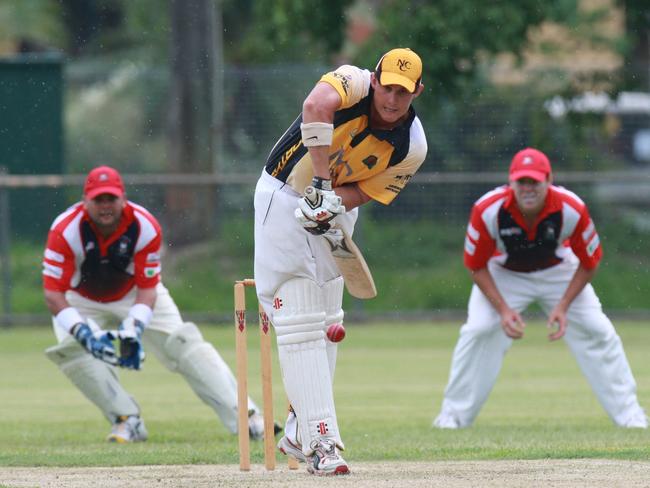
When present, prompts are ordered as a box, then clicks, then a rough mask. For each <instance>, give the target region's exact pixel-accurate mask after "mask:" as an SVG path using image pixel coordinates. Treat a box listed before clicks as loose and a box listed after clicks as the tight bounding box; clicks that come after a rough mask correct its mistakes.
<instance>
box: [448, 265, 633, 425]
mask: <svg viewBox="0 0 650 488" xmlns="http://www.w3.org/2000/svg"><path fill="white" fill-rule="evenodd" d="M576 268H577V260H576V259H574V260H571V261H569V262H563V263H560V264H558V265H557V266H554V267H552V268H549V269H545V270H542V271H535V272H531V273H521V272H514V271H510V270H507V269H505V268H503V267H501V266H500V265H499V264H496V263H495V262H493V261H491V262H490V263H489V271H490V274H491V275H492V277H493V279H494V281H495V283H496V286H497V288H498V289H499V291H500V292H501V294H502V295H503V297H504V299H505V301H506V303H507V304H508V305H509V306H510V307H511V308H513V309H515V310H517V311H518V312H522V311H523V310H525V309H526V307H528V306H529V305H530V304H531V303H533V302H537V303H538V304H539V305H540V306H541V308H542V309H543V310H544V312H545V313H546V314H548V313H550V312H551V310H552V309H553V307H554V306H555V305H556V304H557V303H558V302H559V301H560V298H561V297H562V295H563V294H564V291H565V290H566V288H567V286H568V284H569V282H570V280H571V278H572V277H573V274H574V273H575V270H576ZM567 318H568V325H567V330H566V334H565V336H564V340H565V341H566V343H567V345H568V346H569V348H570V350H571V352H572V353H573V355H574V357H575V358H576V361H577V362H578V365H579V367H580V369H581V370H582V373H583V374H584V375H585V377H586V378H587V381H589V384H590V385H591V388H592V389H593V391H594V393H595V394H596V397H597V398H598V401H599V402H600V403H601V405H602V406H603V408H604V409H605V411H606V412H607V414H608V415H609V416H610V418H611V419H612V420H613V421H614V423H616V424H617V425H625V424H626V422H627V421H628V420H629V419H630V418H632V417H634V416H636V415H638V414H639V413H640V411H641V407H640V406H639V403H638V400H637V396H636V382H635V380H634V377H633V375H632V371H631V369H630V366H629V364H628V361H627V358H626V356H625V352H624V350H623V345H622V343H621V339H620V338H619V336H618V334H617V333H616V330H615V329H614V326H613V325H612V323H611V321H610V320H609V318H607V316H606V315H605V314H604V313H603V311H602V307H601V304H600V300H598V297H597V296H596V293H595V292H594V289H593V287H592V286H591V285H590V284H587V286H586V287H585V288H584V289H583V290H582V292H581V293H580V294H579V295H578V296H577V297H576V298H575V300H574V301H573V303H572V304H571V306H570V307H569V310H568V313H567ZM512 342H513V341H512V339H510V338H509V337H507V336H506V335H505V333H504V332H503V329H502V328H501V318H500V316H499V314H498V312H497V311H496V309H495V308H494V307H493V306H492V304H491V303H490V302H489V301H488V299H487V298H486V297H485V295H484V294H483V293H482V292H481V290H480V289H479V288H478V286H476V285H474V287H473V288H472V293H471V296H470V299H469V305H468V317H467V322H466V323H465V324H464V325H463V326H462V327H461V329H460V337H459V339H458V343H457V344H456V348H455V350H454V354H453V358H452V363H451V372H450V375H449V382H448V384H447V388H446V389H445V395H444V399H443V402H442V411H443V412H444V413H446V414H448V415H452V416H454V417H455V418H456V420H457V421H458V422H459V424H460V427H467V426H469V425H471V424H472V423H473V422H474V419H475V418H476V416H477V415H478V413H479V411H480V409H481V407H482V406H483V404H484V403H485V401H486V400H487V398H488V395H489V394H490V391H491V390H492V387H493V386H494V383H495V382H496V379H497V376H498V374H499V370H500V369H501V364H502V362H503V357H504V355H505V353H506V352H507V351H508V349H509V348H510V346H511V344H512Z"/></svg>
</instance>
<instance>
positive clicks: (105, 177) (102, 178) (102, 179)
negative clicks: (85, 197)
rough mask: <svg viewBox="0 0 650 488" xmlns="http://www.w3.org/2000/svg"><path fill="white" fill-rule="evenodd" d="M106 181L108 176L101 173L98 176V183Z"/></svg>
mask: <svg viewBox="0 0 650 488" xmlns="http://www.w3.org/2000/svg"><path fill="white" fill-rule="evenodd" d="M107 179H108V175H107V174H106V173H102V174H101V175H99V181H106V180H107Z"/></svg>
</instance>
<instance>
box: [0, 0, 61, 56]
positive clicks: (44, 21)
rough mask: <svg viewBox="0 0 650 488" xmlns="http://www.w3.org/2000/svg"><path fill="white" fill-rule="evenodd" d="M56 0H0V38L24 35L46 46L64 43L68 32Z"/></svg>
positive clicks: (11, 38) (7, 38) (0, 40)
mask: <svg viewBox="0 0 650 488" xmlns="http://www.w3.org/2000/svg"><path fill="white" fill-rule="evenodd" d="M59 3H60V2H58V1H57V0H20V1H6V0H5V1H2V2H0V25H1V26H2V29H0V42H3V41H4V42H7V41H16V40H18V39H24V40H28V41H35V42H37V43H39V44H42V45H44V46H49V47H57V48H62V47H65V45H66V42H67V39H68V34H67V32H66V29H65V25H64V23H63V19H62V18H61V17H60V15H59V12H60V7H59Z"/></svg>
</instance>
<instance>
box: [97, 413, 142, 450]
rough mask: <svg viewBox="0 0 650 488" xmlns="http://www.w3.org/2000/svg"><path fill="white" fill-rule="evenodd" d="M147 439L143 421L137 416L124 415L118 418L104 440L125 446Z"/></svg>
mask: <svg viewBox="0 0 650 488" xmlns="http://www.w3.org/2000/svg"><path fill="white" fill-rule="evenodd" d="M147 437H149V435H148V434H147V428H146V427H145V426H144V420H142V419H141V418H140V417H139V416H138V415H129V416H128V417H127V416H126V415H124V416H121V417H118V419H117V422H115V423H114V424H113V428H112V429H111V433H110V434H109V435H108V437H107V439H106V440H108V442H117V443H118V444H126V443H128V442H142V441H146V440H147Z"/></svg>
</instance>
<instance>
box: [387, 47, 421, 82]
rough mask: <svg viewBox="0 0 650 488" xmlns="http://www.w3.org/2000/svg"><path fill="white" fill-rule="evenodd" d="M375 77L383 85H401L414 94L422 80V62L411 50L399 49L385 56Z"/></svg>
mask: <svg viewBox="0 0 650 488" xmlns="http://www.w3.org/2000/svg"><path fill="white" fill-rule="evenodd" d="M375 75H376V76H377V79H378V81H379V83H381V84H382V85H400V86H403V87H404V88H406V89H407V90H408V91H410V92H411V93H414V92H415V90H416V89H417V87H418V86H419V85H420V81H421V80H422V60H421V59H420V56H418V55H417V54H415V52H414V51H411V50H410V49H409V48H402V47H400V48H397V49H392V50H390V51H388V52H387V53H386V54H384V55H383V56H382V57H381V59H380V60H379V63H377V68H375Z"/></svg>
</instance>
